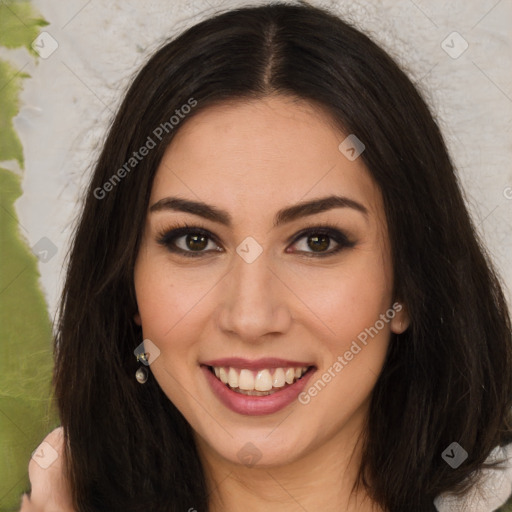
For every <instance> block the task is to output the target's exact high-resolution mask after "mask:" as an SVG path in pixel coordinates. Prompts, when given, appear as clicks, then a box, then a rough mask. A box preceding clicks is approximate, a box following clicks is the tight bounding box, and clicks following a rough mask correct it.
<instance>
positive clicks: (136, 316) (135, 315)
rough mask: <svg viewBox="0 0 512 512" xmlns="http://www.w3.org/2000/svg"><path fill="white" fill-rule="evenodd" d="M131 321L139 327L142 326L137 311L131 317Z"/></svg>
mask: <svg viewBox="0 0 512 512" xmlns="http://www.w3.org/2000/svg"><path fill="white" fill-rule="evenodd" d="M133 321H134V322H135V323H136V324H137V325H138V326H139V327H140V326H141V325H142V320H141V319H140V314H139V312H138V311H137V313H135V314H134V315H133Z"/></svg>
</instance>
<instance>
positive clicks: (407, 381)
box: [54, 4, 512, 512]
mask: <svg viewBox="0 0 512 512" xmlns="http://www.w3.org/2000/svg"><path fill="white" fill-rule="evenodd" d="M269 94H283V95H289V96H290V95H291V96H295V97H299V98H303V99H306V100H309V101H311V102H313V103H315V104H317V105H319V106H321V107H323V108H325V109H327V111H328V112H330V113H331V115H332V117H333V119H335V120H336V122H337V123H338V125H339V127H340V128H341V129H342V130H343V131H344V132H345V133H355V134H357V136H358V138H359V139H361V140H362V141H364V144H365V146H366V149H365V151H364V153H363V154H362V155H361V158H363V160H364V162H365V164H366V166H367V168H368V170H369V172H370V173H371V175H372V177H373V179H374V180H375V182H376V183H377V184H378V186H379V187H380V189H381V191H382V195H383V198H384V205H385V212H386V219H387V223H388V226H389V237H390V241H391V247H392V257H393V265H394V282H395V297H397V298H399V299H400V300H401V301H403V302H404V303H405V304H406V305H407V308H408V311H409V314H410V317H411V326H410V328H409V329H408V330H407V331H406V332H405V333H404V334H403V335H400V336H398V337H393V338H392V340H391V343H390V347H389V351H388V354H387V359H386V362H385V365H384V368H383V370H382V373H381V375H380V377H379V379H378V382H377V384H376V386H375V388H374V390H373V393H372V398H371V406H370V413H369V416H368V424H367V428H366V431H365V442H364V446H363V459H362V465H361V470H360V478H359V479H358V484H359V485H363V486H366V487H367V489H368V492H369V494H370V496H372V497H373V499H374V500H376V501H377V502H378V503H379V504H380V505H381V506H382V507H383V508H384V509H386V510H391V511H393V512H402V511H403V512H410V511H411V510H415V511H419V510H422V508H424V507H427V506H428V505H429V504H430V505H431V503H432V500H433V499H434V497H435V496H437V495H438V494H440V493H442V492H445V491H462V490H464V489H465V488H466V487H467V485H469V483H470V482H471V477H472V476H473V477H474V475H475V474H476V473H475V472H477V471H478V470H480V469H481V468H483V467H484V460H485V459H486V457H487V456H488V455H489V453H490V451H491V450H492V449H493V448H494V447H495V446H496V445H498V444H504V443H505V442H507V441H509V440H510V439H511V425H512V422H511V419H510V411H511V406H512V401H511V399H512V372H511V369H512V353H511V351H512V340H511V325H510V318H509V314H508V310H507V306H506V303H505V300H504V296H503V293H502V290H501V288H500V284H499V281H498V279H497V277H496V275H495V273H494V271H493V270H492V266H491V264H490V262H489V259H488V258H487V256H486V254H485V251H484V249H483V248H482V245H481V244H480V242H479V240H478V237H477V235H476V232H475V229H474V227H473V225H472V222H471V219H470V217H469V215H468V211H467V209H466V206H465V204H464V201H463V198H462V195H461V192H460V190H459V186H458V183H457V177H456V174H455V172H454V169H453V165H452V162H451V161H450V157H449V155H448V153H447V149H446V147H445V143H444V141H443V138H442V136H441V133H440V130H439V128H438V126H437V125H436V123H435V121H434V120H433V117H432V115H431V113H430V112H429V109H428V108H427V106H426V104H425V102H424V100H423V99H422V97H421V95H420V94H419V93H418V91H417V90H416V89H415V87H414V86H413V85H412V83H411V81H410V80H409V79H408V78H407V77H406V75H405V74H404V73H403V72H402V71H401V70H400V69H399V67H398V66H397V65H396V64H395V62H394V61H393V60H392V59H391V58H390V57H389V56H388V55H387V54H386V53H385V52H384V51H383V50H382V49H381V48H380V47H379V46H377V45H376V44H375V43H373V42H372V41H371V40H370V39H369V38H368V37H367V36H365V35H364V34H362V33H361V32H359V31H358V30H356V29H355V28H353V27H352V26H350V25H349V24H347V23H345V22H344V21H342V20H340V19H339V18H338V17H336V16H334V15H332V14H330V13H328V12H326V11H324V10H321V9H317V8H313V7H308V6H301V5H295V6H292V5H282V4H269V5H266V6H262V7H254V8H242V9H236V10H233V11H229V12H226V13H223V14H220V15H218V16H216V17H213V18H210V19H207V20H206V21H203V22H201V23H199V24H197V25H195V26H193V27H192V28H190V29H188V30H187V31H185V32H184V33H183V34H182V35H180V36H179V37H177V38H175V39H174V40H172V41H170V42H166V43H165V44H164V45H163V46H162V47H161V48H160V49H159V50H158V51H157V52H156V53H155V54H154V55H153V56H152V57H151V58H150V59H149V61H148V62H147V63H146V64H145V65H144V67H143V68H142V69H141V70H140V72H139V73H138V74H137V75H136V77H135V79H134V80H133V83H132V84H131V86H130V87H129V90H128V92H127V94H126V96H125V98H124V101H123V103H122V105H121V106H120V108H119V111H118V112H117V115H116V116H115V119H114V120H113V123H112V126H111V127H110V130H109V133H108V137H107V139H106V141H105V144H104V147H103V150H102V153H101V155H100V157H99V159H98V161H97V164H96V166H95V169H94V173H93V175H92V179H91V182H90V186H89V189H88V191H87V196H86V198H85V204H84V208H83V211H82V214H81V217H80V221H79V224H78V226H77V229H76V233H75V236H74V241H73V244H72V249H71V251H70V255H69V265H68V270H67V278H66V282H65V288H64V291H63V295H62V302H61V308H60V319H59V323H58V334H57V336H56V340H55V361H56V362H55V373H54V385H55V390H56V400H57V404H58V408H59V411H60V418H61V421H62V425H63V427H64V432H65V436H66V439H67V442H68V445H67V448H66V452H65V457H66V462H67V472H68V476H69V479H70V482H71V485H72V494H73V499H74V503H75V506H76V509H77V510H78V511H80V512H97V511H110V512H112V511H124V512H126V511H147V510H151V511H153V512H158V511H162V512H163V511H166V512H169V511H184V510H189V509H190V508H194V509H196V510H197V511H198V512H206V511H207V510H208V490H207V488H206V483H205V475H204V472H203V468H202V466H201V463H200V461H199V458H198V454H197V452H196V447H195V445H194V441H193V436H192V432H191V427H190V425H189V424H188V423H187V421H186V420H185V418H184V417H183V416H182V414H181V413H180V412H179V411H178V410H177V409H176V407H175V406H174V405H173V403H171V402H170V401H169V399H168V398H167V397H166V396H165V395H164V393H163V391H162V390H161V389H160V388H159V386H158V384H157V383H156V381H155V380H154V379H150V380H149V381H148V382H147V383H146V384H145V385H144V386H141V385H139V384H138V383H137V382H136V380H135V378H134V374H135V371H136V369H137V363H136V361H135V357H134V354H133V351H134V349H135V347H136V346H138V345H139V344H140V343H141V341H142V333H141V330H140V328H139V327H137V326H136V325H135V323H134V322H133V315H134V313H135V312H136V310H137V304H136V300H135V293H134V284H133V269H134V262H135V258H136V256H137V253H138V249H139V245H140V241H141V235H142V232H143V228H144V221H145V216H146V211H147V207H148V201H149V196H150V192H151V186H152V182H153V178H154V175H155V172H156V169H157V167H158V165H159V162H160V160H161V158H162V155H163V152H164V151H165V149H166V147H167V146H168V144H169V142H170V141H171V140H172V137H173V136H174V134H175V133H176V132H177V131H178V130H179V129H181V127H182V126H183V125H184V124H185V123H186V122H187V120H188V119H190V118H191V117H192V116H193V115H195V114H196V113H197V112H200V111H201V110H203V109H205V108H208V106H210V105H213V104H218V103H220V102H222V101H225V100H229V99H241V100H243V99H249V98H250V99H254V98H262V97H264V96H267V95H269ZM191 98H192V99H193V100H194V101H196V102H197V105H196V106H195V107H194V108H193V109H191V111H190V113H188V114H187V116H186V117H185V119H183V120H180V122H179V123H178V124H176V125H175V126H174V125H172V123H170V122H169V120H170V119H171V116H173V115H175V111H176V109H180V108H181V107H182V105H185V104H190V103H189V102H190V100H191ZM166 122H167V123H168V125H165V126H166V127H167V130H161V133H160V132H158V133H160V137H156V135H155V134H154V131H155V129H156V128H157V127H159V126H161V125H162V124H163V123H166ZM171 125H172V126H171ZM149 136H152V138H153V139H158V140H157V141H156V140H155V142H157V143H156V147H154V148H152V149H151V150H150V151H149V153H148V154H147V155H146V156H145V157H144V158H141V159H140V160H137V163H136V164H134V162H132V164H134V165H132V164H130V168H129V171H126V172H125V173H122V172H121V173H120V172H119V169H121V168H123V166H126V164H127V162H129V161H130V158H131V157H133V152H134V151H135V152H137V151H138V150H139V148H141V147H142V146H143V145H145V144H146V143H147V141H148V137H149ZM126 169H127V168H126V167H125V170H126ZM114 175H116V176H117V177H118V178H120V179H117V178H115V179H114V178H113V176H114ZM121 175H122V176H121ZM107 182H108V183H110V186H105V184H106V183H107ZM107 189H108V190H107ZM102 191H103V192H105V193H103V192H102ZM453 441H456V442H458V443H459V444H460V445H461V446H462V447H463V448H464V449H465V450H466V451H467V453H468V458H467V460H466V461H465V462H464V463H463V464H462V465H460V466H459V467H458V468H456V469H452V468H451V467H450V466H449V465H447V464H446V463H445V461H444V460H443V459H442V457H441V454H442V452H443V450H444V449H445V448H446V447H447V446H449V445H450V444H451V443H452V442H453Z"/></svg>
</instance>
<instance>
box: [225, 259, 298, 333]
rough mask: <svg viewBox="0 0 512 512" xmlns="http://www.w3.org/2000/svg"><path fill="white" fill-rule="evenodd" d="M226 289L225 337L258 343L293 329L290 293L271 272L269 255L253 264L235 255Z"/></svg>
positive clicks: (227, 278) (226, 280) (272, 271)
mask: <svg viewBox="0 0 512 512" xmlns="http://www.w3.org/2000/svg"><path fill="white" fill-rule="evenodd" d="M222 287H223V288H222V290H221V295H220V297H219V298H220V303H219V306H218V321H219V326H220V328H221V329H222V330H223V331H224V332H225V333H229V334H230V335H231V336H233V335H236V336H237V337H238V338H239V339H242V340H244V341H249V342H258V341H263V340H264V339H268V335H277V334H282V333H286V332H287V331H288V329H289V328H290V325H291V321H292V317H291V313H290V309H289V304H288V303H287V301H288V300H289V299H290V297H289V295H290V292H289V290H288V289H287V288H286V286H284V285H283V283H282V282H281V280H280V279H279V278H278V276H277V275H276V272H275V271H274V270H272V269H271V268H270V266H269V262H268V259H267V257H266V254H265V251H263V253H262V254H261V255H260V256H259V258H257V259H256V261H253V262H252V263H247V262H246V261H244V260H243V259H242V258H241V257H239V256H238V255H234V262H233V267H232V268H231V271H230V272H229V273H228V275H227V276H226V279H224V280H223V282H222Z"/></svg>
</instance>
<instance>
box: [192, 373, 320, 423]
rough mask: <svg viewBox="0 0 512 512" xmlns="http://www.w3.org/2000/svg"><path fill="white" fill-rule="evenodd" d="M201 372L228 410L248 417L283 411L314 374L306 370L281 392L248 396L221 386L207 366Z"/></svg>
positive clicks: (224, 385) (223, 385)
mask: <svg viewBox="0 0 512 512" xmlns="http://www.w3.org/2000/svg"><path fill="white" fill-rule="evenodd" d="M201 370H203V373H204V374H205V377H206V380H207V381H208V383H209V384H210V387H211V388H212V391H213V392H214V394H215V395H216V396H217V398H219V400H220V401H221V402H222V403H223V404H224V405H225V406H226V407H227V408H228V409H231V410H232V411H234V412H236V413H238V414H245V415H248V416H261V415H263V414H272V413H275V412H277V411H280V410H281V409H284V408H285V407H286V406H287V405H290V404H291V403H292V402H293V401H294V400H296V399H297V396H298V395H299V394H300V392H301V391H302V390H303V389H304V388H305V386H306V384H307V382H308V380H309V378H310V377H311V375H312V374H313V373H314V370H311V369H310V370H308V371H307V373H305V374H304V376H303V377H302V378H301V379H299V380H297V381H295V382H294V383H293V384H292V385H291V386H286V387H285V388H283V389H282V390H281V391H276V392H274V393H272V394H271V395H266V396H248V395H242V394H241V393H237V392H236V391H233V390H232V389H230V388H229V387H228V386H227V385H226V384H223V383H222V382H221V381H220V380H219V379H217V377H215V375H214V374H213V373H212V372H211V371H210V369H209V367H208V366H204V365H201Z"/></svg>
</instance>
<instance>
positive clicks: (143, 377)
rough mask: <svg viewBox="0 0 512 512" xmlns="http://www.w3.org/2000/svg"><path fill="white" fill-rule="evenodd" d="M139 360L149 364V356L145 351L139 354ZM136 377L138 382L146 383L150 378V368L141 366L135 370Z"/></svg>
mask: <svg viewBox="0 0 512 512" xmlns="http://www.w3.org/2000/svg"><path fill="white" fill-rule="evenodd" d="M137 361H140V362H142V363H143V364H145V365H148V364H149V362H148V358H147V356H146V354H145V352H142V353H139V354H137ZM135 378H136V379H137V382H138V383H139V384H144V383H145V382H146V381H147V380H148V370H147V368H146V366H141V367H140V368H139V369H138V370H137V371H136V372H135Z"/></svg>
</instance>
